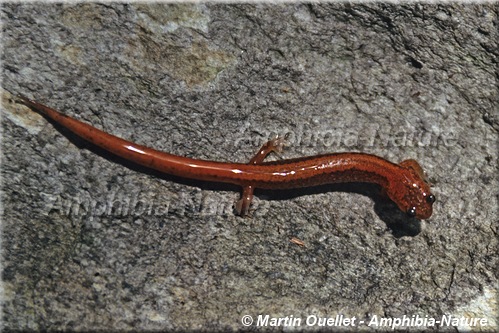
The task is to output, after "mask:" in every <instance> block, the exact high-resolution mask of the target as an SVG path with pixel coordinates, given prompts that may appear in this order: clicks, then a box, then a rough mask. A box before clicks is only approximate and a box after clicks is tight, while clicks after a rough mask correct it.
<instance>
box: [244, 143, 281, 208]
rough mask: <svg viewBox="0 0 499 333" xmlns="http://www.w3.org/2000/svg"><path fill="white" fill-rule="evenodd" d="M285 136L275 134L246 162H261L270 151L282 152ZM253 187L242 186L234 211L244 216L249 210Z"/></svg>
mask: <svg viewBox="0 0 499 333" xmlns="http://www.w3.org/2000/svg"><path fill="white" fill-rule="evenodd" d="M285 139H286V137H284V138H280V137H278V136H276V137H275V138H274V139H272V140H270V141H268V142H267V143H265V144H264V145H263V146H262V147H261V148H260V150H258V153H256V154H255V156H253V158H252V159H251V160H250V161H249V163H248V164H253V165H256V164H261V163H262V162H263V160H264V159H265V157H267V156H268V155H269V154H270V153H272V152H274V153H276V154H279V153H280V152H282V149H283V147H284V142H285ZM254 190H255V188H254V187H253V186H252V185H247V186H244V187H243V193H242V195H241V199H239V200H238V201H237V203H236V212H237V214H238V215H240V216H246V215H247V214H248V211H249V207H250V205H251V201H252V200H253V191H254Z"/></svg>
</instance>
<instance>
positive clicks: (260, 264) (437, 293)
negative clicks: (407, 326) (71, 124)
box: [2, 3, 499, 331]
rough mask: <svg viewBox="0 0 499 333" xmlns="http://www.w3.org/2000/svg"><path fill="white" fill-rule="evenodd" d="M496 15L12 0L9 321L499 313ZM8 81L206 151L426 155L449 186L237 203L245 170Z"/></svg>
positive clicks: (356, 187)
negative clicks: (185, 166) (172, 164)
mask: <svg viewBox="0 0 499 333" xmlns="http://www.w3.org/2000/svg"><path fill="white" fill-rule="evenodd" d="M497 17H498V7H497V4H496V3H488V4H445V5H443V4H440V5H439V4H404V5H392V4H383V3H371V4H346V3H344V4H321V3H316V4H282V5H266V4H256V5H247V4H237V5H225V4H175V5H166V4H147V3H143V4H142V3H141V4H92V3H82V4H57V5H56V4H48V3H32V4H20V3H19V4H13V3H10V4H3V5H2V22H3V31H4V32H3V40H2V64H3V81H2V87H3V91H2V100H3V102H2V129H3V142H2V184H3V192H2V202H3V218H2V230H3V233H2V249H3V252H2V256H3V258H2V287H3V298H2V307H3V309H2V311H3V319H2V322H3V327H4V328H5V329H33V330H40V329H48V330H106V331H107V330H120V331H121V330H131V329H134V330H158V329H161V330H194V329H195V330H202V331H212V330H213V331H214V330H221V329H224V330H229V329H231V330H241V329H244V328H245V327H244V326H243V324H242V322H241V320H242V318H243V316H244V315H250V316H252V317H253V319H254V320H255V323H254V324H253V325H252V326H251V327H250V329H256V322H257V319H258V315H269V316H270V317H286V316H289V318H291V316H293V317H294V318H300V319H302V322H301V326H300V327H299V328H301V329H319V328H321V327H320V326H318V324H316V325H315V326H312V327H307V325H306V319H307V318H308V317H309V316H317V317H321V318H322V317H330V318H335V317H336V316H337V315H343V316H344V317H345V318H346V317H354V316H355V317H356V318H357V322H356V324H358V323H359V322H360V321H361V320H363V321H364V322H365V323H364V324H363V325H360V326H356V327H352V326H348V327H341V328H342V329H345V330H352V331H357V330H359V329H362V330H372V329H374V330H380V331H386V330H388V331H390V330H391V328H389V327H386V326H382V325H381V326H380V325H378V326H377V325H371V326H370V327H369V326H368V324H369V323H370V321H371V320H372V319H373V318H374V319H376V318H378V319H380V318H382V317H383V318H403V316H404V315H406V316H408V317H411V316H415V315H419V316H421V317H422V318H425V316H427V317H428V318H436V319H438V320H440V319H441V317H442V316H443V315H452V316H454V317H455V318H468V319H469V318H485V319H486V320H487V323H486V325H483V326H481V327H478V326H473V327H471V328H470V327H467V326H466V325H464V324H462V323H461V325H460V326H459V327H457V330H458V331H467V330H469V329H472V330H480V329H481V330H485V331H493V330H496V329H497V302H496V298H497V287H498V282H497V281H498V279H497V278H498V270H497V264H498V260H497V258H498V254H497V253H498V252H497V234H498V225H497V221H498V212H497V205H498V196H497V194H498V192H497V189H498V147H497V140H498V131H499V115H498V110H497V103H498V88H497V77H498V72H497V60H498V46H497V41H498V34H497V23H498V19H497ZM10 94H24V95H27V96H29V97H31V98H33V99H35V100H37V101H40V102H42V103H45V104H47V105H49V106H51V107H53V108H55V109H57V110H60V111H62V112H64V113H66V114H68V115H71V116H73V117H76V118H78V119H81V120H83V121H85V122H87V123H90V124H93V125H94V126H96V127H98V128H101V129H104V130H105V131H107V132H109V133H113V134H115V135H118V136H121V137H124V138H126V139H129V140H132V141H135V142H138V143H141V144H144V145H147V146H150V147H154V148H156V149H159V150H163V151H168V152H172V153H175V154H180V155H184V156H190V157H197V158H204V159H213V160H220V161H237V162H246V161H248V160H249V158H250V157H251V156H252V154H253V153H254V152H255V151H256V150H257V149H258V147H259V146H260V145H261V144H263V143H264V142H265V141H266V140H267V139H269V138H271V137H272V136H273V135H274V134H275V133H280V134H285V133H289V137H288V147H287V149H286V151H285V152H284V153H283V155H284V157H286V158H288V157H299V156H307V155H314V154H321V153H327V152H335V151H362V152H367V153H373V154H377V155H380V156H383V157H385V158H387V159H390V160H393V161H395V162H398V161H401V160H404V159H407V158H415V159H417V160H418V161H419V162H420V163H421V164H422V165H423V167H424V169H425V171H426V172H427V173H428V175H429V179H430V181H431V182H432V183H433V184H434V185H433V188H434V193H435V194H436V196H437V198H438V201H437V202H436V204H435V211H434V215H433V216H432V217H431V219H429V220H426V221H423V222H421V223H417V222H414V221H407V219H406V218H405V217H404V216H403V215H402V214H401V213H399V212H398V210H397V208H396V207H395V206H394V205H392V204H390V203H386V202H385V201H383V199H381V198H380V197H379V195H378V189H377V188H376V187H374V186H368V185H363V184H351V185H334V186H324V187H320V188H315V189H306V190H296V191H283V192H273V191H260V192H258V196H257V198H256V199H255V205H254V210H253V214H252V216H251V217H250V218H240V217H237V216H235V215H234V214H233V212H232V206H233V203H234V202H235V200H237V198H238V193H237V190H238V189H237V188H235V187H232V186H225V185H220V184H209V183H203V182H196V181H189V180H183V179H176V178H172V177H169V176H164V175H159V174H157V173H154V172H151V171H148V170H146V169H144V168H141V167H138V166H135V165H133V164H130V163H127V162H126V161H123V160H120V159H117V158H115V157H113V156H110V155H109V154H106V153H105V152H102V151H100V150H97V149H95V147H92V146H90V145H88V144H86V143H85V142H83V141H82V140H80V139H78V138H75V137H74V136H72V135H71V134H69V133H67V132H65V131H64V130H62V129H60V128H57V127H54V126H52V125H51V124H49V123H48V122H47V121H46V120H45V119H43V118H41V117H40V116H38V115H37V114H35V113H34V112H32V111H30V110H29V109H27V108H26V107H23V106H22V105H20V104H16V103H14V102H13V101H12V99H11V95H10ZM272 158H276V157H272ZM293 238H297V239H299V240H301V241H303V243H304V244H305V246H299V245H297V244H296V243H294V242H291V241H290V240H291V239H293ZM454 317H453V318H454ZM310 318H313V317H310ZM270 323H271V322H270V321H269V324H270ZM288 323H290V322H288ZM344 323H345V322H344ZM295 324H296V322H295ZM267 328H269V327H267ZM295 328H298V327H295ZM328 328H330V329H333V330H337V329H338V328H339V327H328ZM413 328H414V327H413ZM426 328H427V329H428V330H432V331H455V330H456V327H452V326H446V325H435V326H429V325H427V327H426ZM260 329H262V328H260ZM276 329H277V330H289V329H290V327H289V326H286V325H285V323H284V322H281V325H280V326H279V327H276ZM415 329H417V330H419V329H421V327H416V328H415Z"/></svg>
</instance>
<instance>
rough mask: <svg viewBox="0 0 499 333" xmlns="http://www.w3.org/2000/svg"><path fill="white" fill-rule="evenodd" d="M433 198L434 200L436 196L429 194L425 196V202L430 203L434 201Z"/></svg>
mask: <svg viewBox="0 0 499 333" xmlns="http://www.w3.org/2000/svg"><path fill="white" fill-rule="evenodd" d="M435 200H436V198H435V196H434V195H433V194H430V195H429V196H427V197H426V202H427V203H430V204H432V203H434V202H435Z"/></svg>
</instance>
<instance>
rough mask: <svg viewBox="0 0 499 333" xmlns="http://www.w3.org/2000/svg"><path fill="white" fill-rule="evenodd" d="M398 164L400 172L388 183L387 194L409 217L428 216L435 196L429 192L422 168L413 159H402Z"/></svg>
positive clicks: (421, 218) (425, 217)
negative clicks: (400, 168) (393, 180)
mask: <svg viewBox="0 0 499 333" xmlns="http://www.w3.org/2000/svg"><path fill="white" fill-rule="evenodd" d="M399 166H401V167H402V170H401V173H400V175H399V176H397V177H396V178H397V180H396V181H395V182H393V184H390V188H389V190H388V196H389V197H390V199H392V200H393V201H394V202H395V203H396V204H397V205H398V206H399V208H400V209H401V210H402V211H404V212H406V213H407V215H408V216H409V217H415V218H417V219H420V220H424V219H427V218H429V217H430V216H431V214H432V212H433V207H432V206H433V203H434V202H435V196H434V195H433V194H431V192H430V185H429V183H428V181H427V180H426V177H425V176H424V172H423V169H422V168H421V166H420V165H419V164H418V162H416V161H415V160H405V161H402V162H400V163H399Z"/></svg>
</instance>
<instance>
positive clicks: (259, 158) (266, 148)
mask: <svg viewBox="0 0 499 333" xmlns="http://www.w3.org/2000/svg"><path fill="white" fill-rule="evenodd" d="M285 142H286V136H285V137H279V136H276V137H275V138H273V139H272V140H270V141H267V142H266V143H265V144H264V145H263V146H262V147H261V148H260V150H258V152H257V153H256V154H255V156H253V158H252V159H251V160H250V161H249V163H248V164H260V163H262V162H263V160H264V159H265V157H267V156H268V155H269V154H270V153H272V152H273V153H275V154H277V155H278V156H279V157H281V156H280V153H281V152H282V150H283V148H284V143H285Z"/></svg>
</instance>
